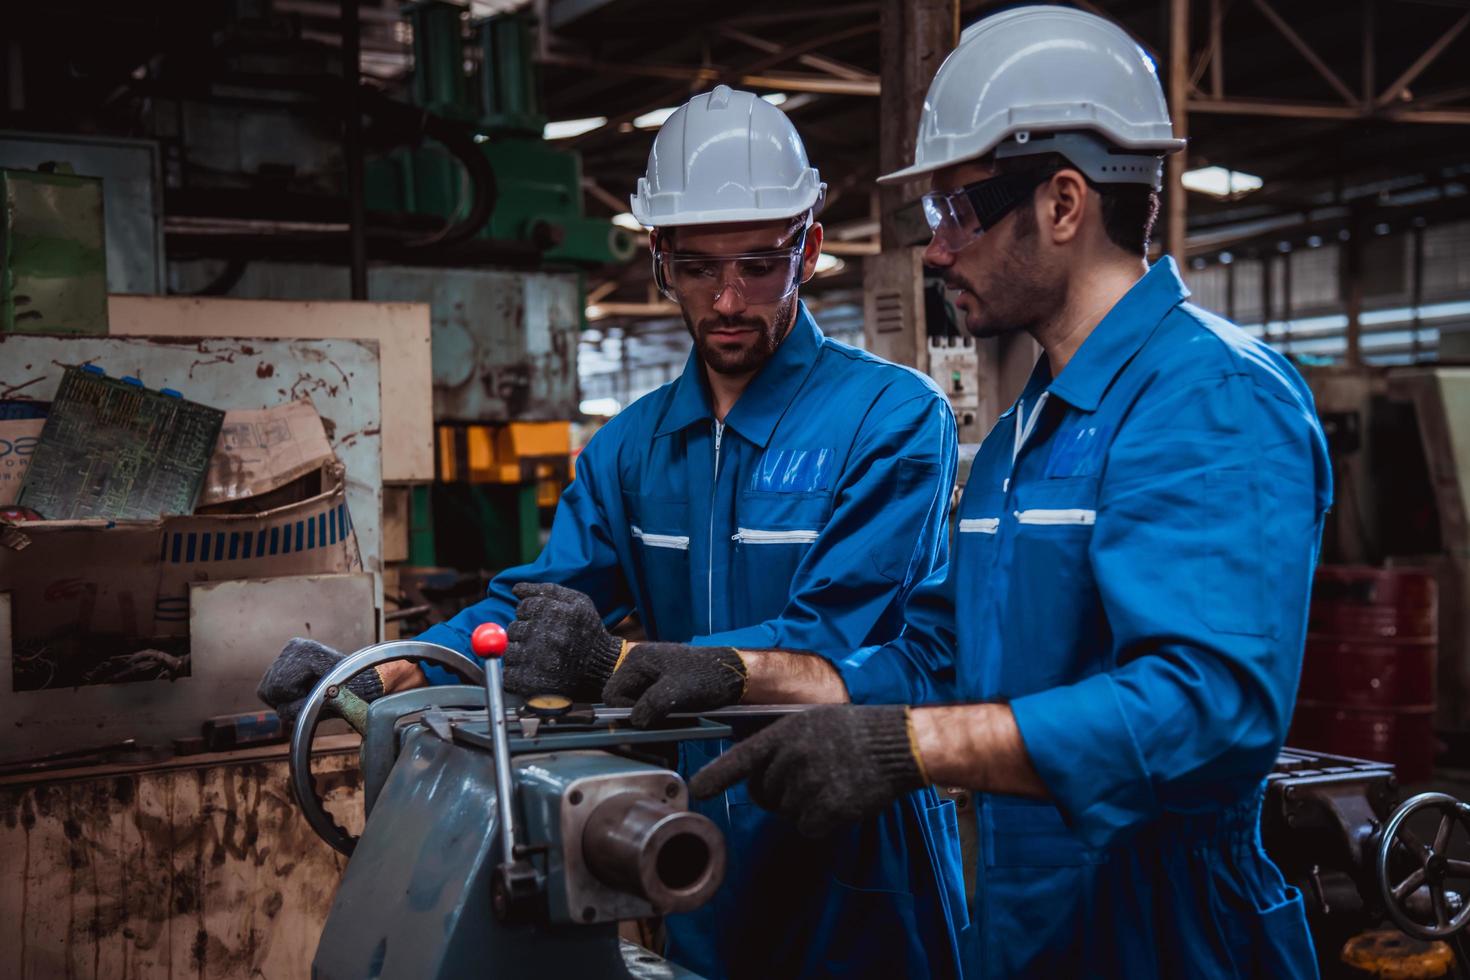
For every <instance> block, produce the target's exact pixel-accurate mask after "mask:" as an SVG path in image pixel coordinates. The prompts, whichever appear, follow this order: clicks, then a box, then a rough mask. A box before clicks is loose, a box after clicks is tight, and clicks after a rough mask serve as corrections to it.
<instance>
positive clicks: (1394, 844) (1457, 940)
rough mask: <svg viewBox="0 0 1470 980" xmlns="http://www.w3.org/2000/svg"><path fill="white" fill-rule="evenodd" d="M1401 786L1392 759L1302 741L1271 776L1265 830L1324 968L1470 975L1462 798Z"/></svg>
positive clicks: (1331, 973)
mask: <svg viewBox="0 0 1470 980" xmlns="http://www.w3.org/2000/svg"><path fill="white" fill-rule="evenodd" d="M1398 791H1399V784H1398V779H1397V776H1396V775H1395V772H1394V769H1393V766H1391V765H1388V764H1386V763H1381V762H1370V761H1365V760H1361V759H1349V758H1343V757H1340V756H1332V755H1325V754H1322V753H1319V752H1310V751H1303V750H1300V749H1284V750H1283V751H1282V753H1281V756H1280V758H1278V759H1277V762H1276V766H1275V768H1274V769H1273V771H1272V772H1271V775H1270V776H1269V777H1267V781H1266V799H1265V804H1264V806H1263V807H1262V810H1261V839H1262V842H1263V843H1264V845H1265V848H1266V852H1267V853H1268V854H1270V855H1271V858H1272V860H1274V861H1275V862H1276V864H1277V865H1278V866H1279V867H1280V868H1281V871H1282V874H1283V875H1285V877H1286V880H1287V881H1288V882H1289V883H1290V884H1292V885H1294V886H1296V887H1297V888H1298V889H1299V890H1300V891H1301V892H1302V894H1303V896H1304V899H1305V901H1306V906H1307V921H1308V923H1309V924H1310V925H1311V928H1312V938H1313V941H1314V942H1315V944H1316V947H1317V956H1318V959H1319V961H1320V966H1321V969H1322V974H1323V976H1326V977H1329V978H1330V977H1348V976H1351V977H1364V976H1375V977H1380V976H1381V977H1401V978H1413V980H1418V978H1427V977H1447V976H1459V977H1465V976H1470V948H1467V946H1470V944H1467V943H1466V941H1465V927H1466V925H1467V924H1470V901H1467V897H1470V804H1466V803H1464V802H1462V801H1461V800H1458V799H1456V798H1455V797H1453V796H1450V795H1448V794H1445V793H1421V794H1419V795H1417V796H1414V797H1412V798H1410V799H1408V800H1405V801H1404V802H1402V803H1399V804H1398V805H1397V806H1395V804H1396V803H1398ZM1385 920H1387V923H1385ZM1385 924H1387V925H1391V926H1392V927H1393V928H1384V926H1385Z"/></svg>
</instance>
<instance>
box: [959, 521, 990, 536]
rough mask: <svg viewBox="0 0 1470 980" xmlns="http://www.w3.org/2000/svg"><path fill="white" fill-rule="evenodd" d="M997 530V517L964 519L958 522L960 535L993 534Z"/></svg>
mask: <svg viewBox="0 0 1470 980" xmlns="http://www.w3.org/2000/svg"><path fill="white" fill-rule="evenodd" d="M999 530H1000V518H999V517H965V518H961V520H960V533H961V534H994V533H995V532H997V531H999Z"/></svg>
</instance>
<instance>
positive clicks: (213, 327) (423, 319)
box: [107, 263, 434, 561]
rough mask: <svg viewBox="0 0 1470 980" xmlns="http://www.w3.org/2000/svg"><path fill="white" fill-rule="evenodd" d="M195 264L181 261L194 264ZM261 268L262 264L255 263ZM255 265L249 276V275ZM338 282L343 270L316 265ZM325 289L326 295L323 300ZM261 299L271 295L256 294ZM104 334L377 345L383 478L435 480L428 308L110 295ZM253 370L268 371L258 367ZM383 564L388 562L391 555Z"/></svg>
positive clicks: (346, 303) (345, 292)
mask: <svg viewBox="0 0 1470 980" xmlns="http://www.w3.org/2000/svg"><path fill="white" fill-rule="evenodd" d="M193 264H198V263H185V264H184V265H186V266H187V265H193ZM261 264H263V263H261ZM256 265H257V264H256V263H252V264H251V266H250V270H249V271H248V272H247V280H248V279H249V278H250V276H251V275H254V274H255V273H254V270H255V268H256ZM318 272H320V273H321V274H322V276H324V277H326V278H327V279H330V277H331V276H332V275H337V276H340V277H341V278H342V281H343V287H342V290H341V291H340V292H341V298H342V299H344V300H345V299H346V298H347V291H346V289H347V287H346V276H347V273H346V271H345V270H342V269H336V270H332V269H327V268H319V269H318ZM327 292H330V290H324V291H323V295H325V294H326V293H327ZM259 295H269V293H267V292H264V291H261V292H259ZM107 312H108V331H109V332H110V333H111V334H112V336H114V337H120V336H129V337H133V336H138V337H158V336H169V337H200V336H206V337H260V338H266V337H271V338H276V339H280V340H297V339H300V340H310V339H313V338H320V337H334V338H335V337H349V338H358V339H363V340H376V341H377V342H378V351H379V353H380V354H381V355H382V361H383V363H384V364H386V365H388V368H387V369H386V370H384V371H383V372H382V378H381V382H382V399H383V405H382V413H381V414H382V418H383V479H384V480H385V481H387V482H390V483H391V482H395V481H402V482H427V481H429V480H432V479H434V419H433V415H432V413H431V406H430V404H429V400H428V399H427V398H425V397H424V392H425V391H426V390H427V389H428V388H429V387H430V385H431V384H432V380H431V369H430V362H429V310H428V307H427V306H426V305H424V304H422V303H351V302H341V303H313V302H271V301H263V300H245V299H225V298H221V297H198V296H112V297H110V298H109V303H108V311H107ZM256 369H257V370H267V369H268V367H267V366H266V365H259V364H258V365H257V366H256ZM388 560H390V561H391V560H392V559H391V558H390V559H388Z"/></svg>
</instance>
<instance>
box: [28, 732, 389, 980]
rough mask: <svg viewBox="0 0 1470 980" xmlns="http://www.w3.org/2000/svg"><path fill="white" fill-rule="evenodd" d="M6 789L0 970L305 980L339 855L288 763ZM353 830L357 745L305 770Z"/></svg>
mask: <svg viewBox="0 0 1470 980" xmlns="http://www.w3.org/2000/svg"><path fill="white" fill-rule="evenodd" d="M240 756H243V758H240V757H218V756H216V757H211V761H210V763H209V764H207V765H201V766H196V767H192V768H174V769H154V770H142V771H131V772H110V773H106V774H102V773H99V774H98V775H95V776H87V775H84V774H83V775H81V777H80V778H78V775H77V774H73V775H72V777H71V778H70V779H67V780H65V781H62V780H56V781H52V782H30V783H18V782H17V783H12V784H10V785H0V868H4V869H5V872H6V873H5V874H3V875H0V921H3V922H4V923H6V929H7V932H6V938H5V940H4V941H3V942H0V977H17V978H20V977H37V978H40V977H89V978H90V977H173V976H178V977H182V976H189V977H201V978H204V977H207V978H218V980H253V978H257V977H306V976H310V975H311V959H312V956H313V955H314V954H315V952H316V946H317V939H318V937H319V936H320V934H321V929H322V925H323V924H324V923H325V921H326V916H327V910H328V908H329V907H330V905H331V901H332V898H333V895H334V894H335V892H336V889H337V882H338V880H339V879H340V877H341V874H342V869H343V866H344V865H345V863H346V862H345V859H344V858H342V857H341V856H340V855H338V854H337V852H336V851H334V850H332V849H331V848H330V847H328V846H327V845H326V844H324V843H322V841H321V839H320V838H318V837H317V836H316V834H315V833H314V832H313V831H312V830H311V828H310V827H309V826H307V824H306V822H305V820H303V819H302V818H301V815H300V810H299V809H298V808H297V807H296V805H295V803H293V802H292V800H291V797H290V792H289V790H288V788H287V773H286V768H287V767H286V762H285V760H284V758H281V757H279V756H275V757H260V756H258V755H256V756H253V757H252V756H249V755H247V754H244V753H242V754H240ZM314 771H315V773H316V779H317V787H318V791H319V792H320V793H321V794H322V795H323V797H324V799H325V800H326V803H327V806H328V809H330V810H331V811H332V812H333V813H334V815H335V816H336V817H337V819H338V821H339V822H342V823H343V824H344V825H345V826H346V827H347V828H348V829H349V830H350V831H352V832H353V833H361V831H362V823H363V821H362V793H361V778H360V776H359V773H358V770H357V763H356V759H355V753H351V752H342V751H339V752H336V753H333V754H327V755H324V756H320V757H318V759H317V760H316V762H315V764H314Z"/></svg>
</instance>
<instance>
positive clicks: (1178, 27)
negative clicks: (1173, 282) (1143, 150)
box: [1164, 0, 1189, 269]
mask: <svg viewBox="0 0 1470 980" xmlns="http://www.w3.org/2000/svg"><path fill="white" fill-rule="evenodd" d="M1169 113H1170V115H1171V116H1172V118H1173V120H1174V136H1175V137H1176V138H1177V139H1185V138H1187V137H1188V135H1189V0H1169ZM1188 158H1189V151H1188V150H1187V149H1185V150H1180V151H1179V152H1178V153H1171V154H1169V156H1168V157H1166V158H1165V162H1164V170H1165V174H1166V176H1167V180H1166V181H1165V186H1166V191H1165V193H1166V194H1167V199H1166V202H1165V203H1166V206H1167V209H1168V210H1167V217H1168V223H1167V225H1166V228H1165V235H1164V250H1165V251H1167V252H1168V253H1169V254H1170V255H1172V256H1174V261H1175V262H1177V263H1178V264H1179V267H1180V268H1181V269H1182V268H1183V267H1184V234H1185V217H1186V215H1187V213H1188V212H1187V204H1186V202H1185V200H1184V194H1185V191H1184V171H1185V170H1186V169H1187V168H1188V166H1189V159H1188Z"/></svg>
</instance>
